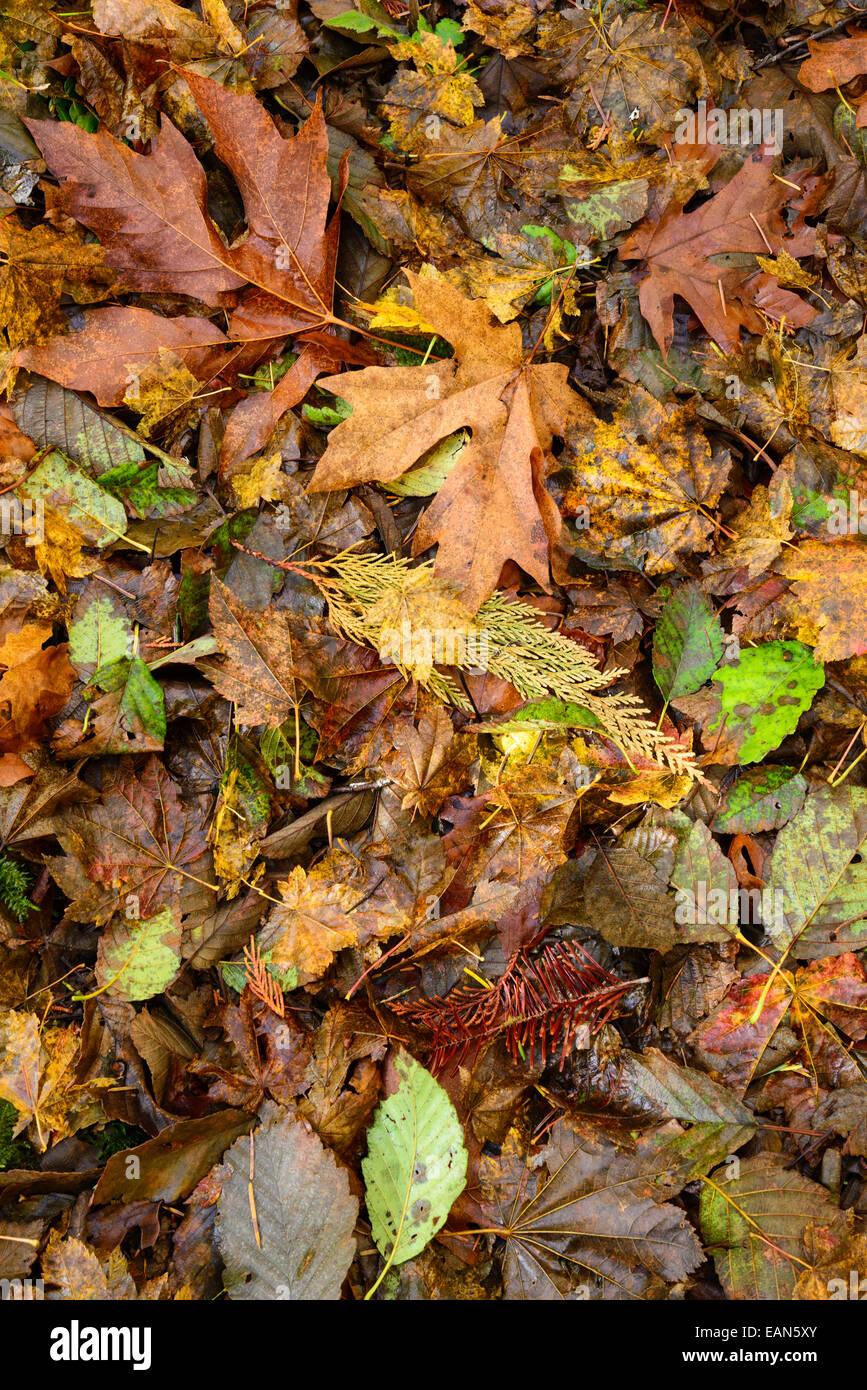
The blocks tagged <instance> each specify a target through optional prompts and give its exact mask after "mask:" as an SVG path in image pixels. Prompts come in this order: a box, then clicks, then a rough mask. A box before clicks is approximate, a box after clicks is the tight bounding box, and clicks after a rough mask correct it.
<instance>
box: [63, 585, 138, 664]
mask: <svg viewBox="0 0 867 1390" xmlns="http://www.w3.org/2000/svg"><path fill="white" fill-rule="evenodd" d="M132 636H133V631H132V626H131V625H130V622H129V620H128V618H127V616H126V614H125V613H124V611H123V609H122V608H121V606H120V604H119V603H118V601H117V599H115V598H113V597H112V596H111V595H110V594H99V593H97V594H92V593H91V594H86V595H85V596H84V597H83V598H82V599H79V601H78V604H77V605H76V609H75V618H74V619H73V621H72V622H70V624H69V659H70V661H71V662H72V664H73V666H74V667H75V669H76V670H77V671H78V674H79V675H80V676H81V677H82V679H83V680H89V678H90V677H91V676H92V675H93V673H94V671H95V670H97V669H98V668H99V667H100V666H107V665H108V664H109V663H110V662H112V661H117V660H119V659H120V658H121V657H125V656H127V655H128V654H129V651H130V645H131V642H132Z"/></svg>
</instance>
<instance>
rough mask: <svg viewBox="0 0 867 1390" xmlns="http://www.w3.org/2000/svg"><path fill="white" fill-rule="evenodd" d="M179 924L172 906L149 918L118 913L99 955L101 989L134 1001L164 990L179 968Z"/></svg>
mask: <svg viewBox="0 0 867 1390" xmlns="http://www.w3.org/2000/svg"><path fill="white" fill-rule="evenodd" d="M180 945H181V933H180V928H179V926H178V924H177V922H176V920H175V917H174V914H173V912H172V909H171V908H170V907H164V908H163V909H162V911H160V912H158V913H156V915H155V916H153V917H148V918H147V919H146V920H144V921H141V920H138V921H136V920H134V919H133V920H130V921H128V920H127V919H126V918H125V917H115V918H114V919H113V921H112V922H111V923H110V924H109V925H108V926H107V927H106V929H105V931H104V932H103V935H102V937H101V938H100V942H99V947H98V950H97V956H96V982H97V985H98V986H99V992H105V993H106V994H108V995H110V996H111V998H112V999H121V1000H126V1001H130V1002H131V1001H134V1000H137V999H151V998H152V997H153V996H154V995H155V994H162V992H163V990H164V989H165V988H166V986H167V985H170V984H171V982H172V980H173V979H174V978H175V975H176V974H177V973H178V970H179V968H180V963H181V961H180Z"/></svg>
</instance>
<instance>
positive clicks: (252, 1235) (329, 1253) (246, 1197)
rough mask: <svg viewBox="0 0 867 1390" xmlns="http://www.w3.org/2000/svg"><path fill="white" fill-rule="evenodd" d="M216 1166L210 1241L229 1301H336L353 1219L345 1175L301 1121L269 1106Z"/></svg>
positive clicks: (351, 1249)
mask: <svg viewBox="0 0 867 1390" xmlns="http://www.w3.org/2000/svg"><path fill="white" fill-rule="evenodd" d="M223 1161H224V1163H225V1164H226V1165H227V1167H228V1168H229V1170H230V1172H229V1176H228V1178H227V1179H225V1180H224V1181H223V1184H222V1190H221V1192H220V1199H219V1202H218V1203H217V1240H218V1242H219V1246H220V1252H221V1254H222V1256H223V1259H224V1261H225V1265H226V1271H225V1282H226V1288H227V1289H228V1292H229V1297H230V1298H235V1299H288V1300H290V1301H292V1302H296V1301H297V1302H300V1301H304V1302H335V1301H336V1300H337V1299H339V1297H340V1285H341V1284H342V1283H343V1280H344V1278H345V1276H346V1272H347V1270H348V1269H349V1266H350V1264H351V1262H352V1259H353V1257H354V1255H355V1240H354V1237H353V1234H352V1233H353V1230H354V1228H355V1220H356V1217H357V1215H358V1200H357V1198H355V1197H353V1196H352V1195H351V1194H350V1190H349V1178H348V1176H347V1173H346V1170H345V1168H342V1167H341V1166H339V1165H338V1163H337V1162H336V1161H335V1159H334V1157H333V1156H332V1155H331V1154H330V1153H329V1152H328V1150H327V1149H326V1148H325V1146H324V1145H323V1143H322V1141H321V1140H320V1139H319V1138H318V1137H317V1136H316V1135H315V1134H313V1133H312V1132H311V1130H310V1129H309V1128H308V1127H307V1125H306V1124H305V1123H304V1121H303V1120H300V1119H298V1118H297V1117H296V1116H294V1115H292V1114H291V1112H287V1111H285V1110H280V1109H279V1108H278V1107H276V1106H273V1105H272V1106H271V1107H270V1113H268V1112H267V1111H266V1114H265V1124H264V1125H263V1126H262V1127H261V1128H260V1129H258V1130H257V1131H256V1133H255V1134H254V1135H253V1136H251V1138H249V1139H246V1138H245V1139H239V1140H238V1141H237V1143H235V1144H233V1145H232V1147H231V1148H230V1149H229V1150H228V1152H227V1153H226V1154H225V1156H224V1160H223ZM251 1174H252V1177H251ZM254 1214H255V1215H254ZM254 1220H255V1223H256V1224H255V1226H254V1224H253V1222H254Z"/></svg>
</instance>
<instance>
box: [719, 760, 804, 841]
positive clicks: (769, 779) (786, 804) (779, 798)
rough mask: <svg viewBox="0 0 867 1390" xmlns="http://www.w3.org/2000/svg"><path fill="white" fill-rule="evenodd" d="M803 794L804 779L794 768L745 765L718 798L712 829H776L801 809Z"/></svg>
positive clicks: (746, 831) (751, 831) (743, 832)
mask: <svg viewBox="0 0 867 1390" xmlns="http://www.w3.org/2000/svg"><path fill="white" fill-rule="evenodd" d="M806 795H807V780H806V778H805V777H802V776H801V774H800V772H797V771H796V770H795V768H793V767H779V766H776V765H774V764H771V765H770V766H769V767H756V768H748V769H747V770H746V771H745V772H744V773H743V774H742V776H741V777H740V778H739V779H738V781H737V782H735V784H734V786H732V787H729V789H728V790H727V791H726V792H725V794H724V795H723V796H722V797H721V799H720V804H719V809H718V811H717V813H716V815H715V816H714V818H713V828H714V830H718V831H720V832H721V833H722V834H726V835H731V834H741V835H754V834H755V833H756V831H758V830H779V829H780V827H781V826H783V825H785V824H786V822H787V821H790V820H791V819H792V817H793V816H794V815H796V814H797V813H798V811H800V809H801V807H802V806H803V804H804V798H805V796H806Z"/></svg>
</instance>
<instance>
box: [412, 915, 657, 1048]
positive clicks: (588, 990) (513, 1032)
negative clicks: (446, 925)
mask: <svg viewBox="0 0 867 1390" xmlns="http://www.w3.org/2000/svg"><path fill="white" fill-rule="evenodd" d="M643 983H646V980H618V979H617V977H616V975H612V974H610V973H609V972H608V971H607V970H605V969H603V967H602V966H601V965H599V964H598V963H597V961H595V960H594V959H593V957H592V956H591V955H589V954H588V952H587V951H585V950H584V948H583V946H580V945H579V944H578V943H577V942H576V941H558V942H556V943H555V944H553V945H548V946H543V947H542V950H541V952H540V953H539V954H538V955H537V956H535V957H533V958H531V957H530V956H529V954H528V952H527V951H526V950H521V951H516V953H515V954H514V955H513V956H512V958H511V960H510V961H509V964H508V967H507V969H506V971H505V973H504V974H503V975H502V976H501V977H500V979H499V980H498V981H497V983H496V984H495V985H494V986H492V987H491V988H490V989H473V988H471V987H469V986H467V985H460V986H458V988H457V989H453V990H452V991H451V993H450V994H448V995H446V996H445V997H444V998H441V999H431V1000H426V1001H425V1002H424V1003H413V1004H401V1003H399V1002H395V1003H394V1004H393V1005H392V1008H393V1009H394V1011H395V1013H398V1014H400V1015H401V1016H402V1017H404V1018H407V1019H409V1021H410V1022H411V1023H414V1024H416V1025H418V1026H419V1027H420V1028H422V1029H424V1030H425V1031H427V1032H429V1033H430V1034H431V1041H432V1044H433V1052H432V1055H431V1058H430V1066H431V1069H432V1070H433V1071H441V1070H442V1069H443V1068H444V1067H445V1066H447V1065H450V1064H451V1063H461V1062H464V1061H465V1060H466V1059H467V1058H468V1057H475V1056H477V1055H478V1052H479V1050H480V1049H481V1047H482V1046H483V1044H484V1043H486V1042H490V1041H492V1040H493V1039H494V1038H495V1037H496V1036H497V1035H498V1034H500V1033H505V1038H506V1046H507V1047H508V1049H509V1052H510V1054H511V1056H512V1058H513V1060H515V1061H518V1060H519V1058H520V1059H523V1058H526V1056H527V1052H528V1050H529V1058H530V1061H531V1062H533V1061H534V1060H535V1054H536V1048H537V1047H538V1048H539V1050H540V1055H541V1060H542V1063H543V1065H544V1064H545V1063H547V1061H548V1059H549V1056H552V1055H553V1054H554V1053H555V1052H556V1051H558V1050H559V1061H558V1065H559V1066H560V1067H562V1066H563V1065H564V1064H565V1061H566V1058H567V1056H568V1053H569V1049H570V1048H571V1046H572V1044H573V1042H574V1040H575V1036H576V1034H577V1032H578V1029H579V1028H580V1027H581V1025H582V1024H584V1023H589V1024H590V1025H591V1027H592V1029H593V1031H594V1032H597V1031H598V1030H599V1029H600V1028H601V1027H602V1025H603V1024H604V1023H607V1022H608V1020H609V1018H610V1017H611V1015H612V1014H613V1013H614V1010H615V1008H616V1007H617V1004H618V1002H619V1001H620V999H621V998H622V997H623V995H624V994H627V993H628V992H629V990H631V989H632V988H633V987H634V986H635V985H636V984H643Z"/></svg>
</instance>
